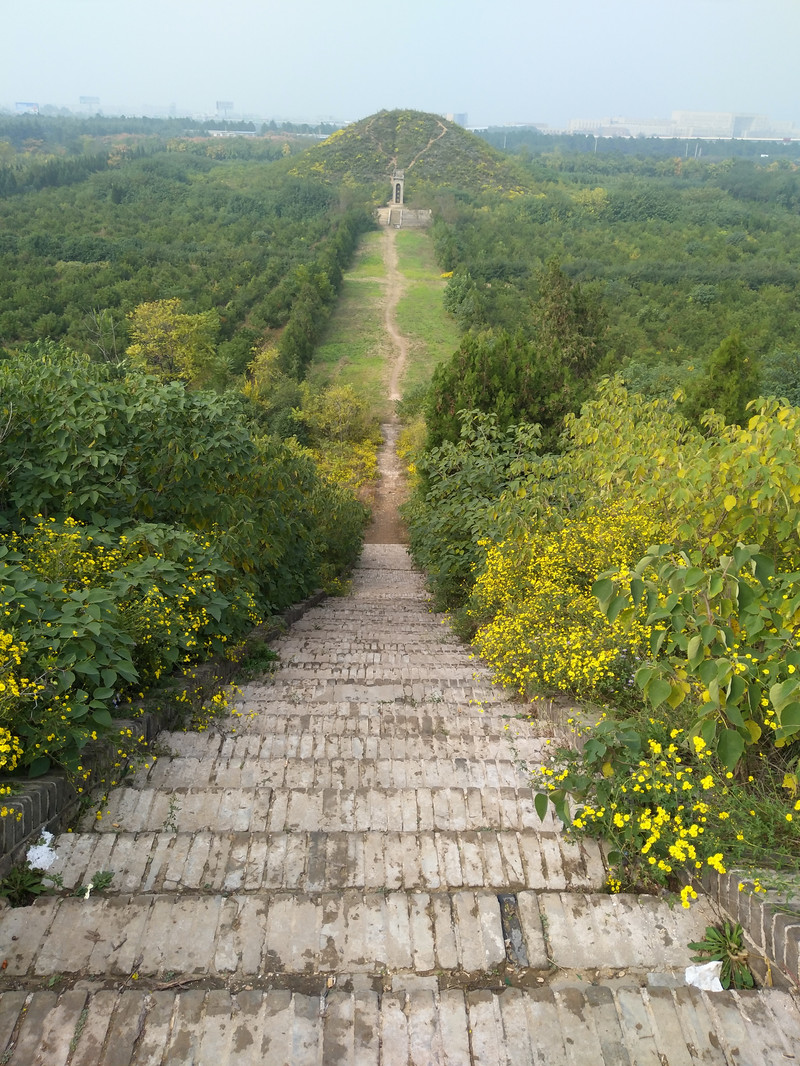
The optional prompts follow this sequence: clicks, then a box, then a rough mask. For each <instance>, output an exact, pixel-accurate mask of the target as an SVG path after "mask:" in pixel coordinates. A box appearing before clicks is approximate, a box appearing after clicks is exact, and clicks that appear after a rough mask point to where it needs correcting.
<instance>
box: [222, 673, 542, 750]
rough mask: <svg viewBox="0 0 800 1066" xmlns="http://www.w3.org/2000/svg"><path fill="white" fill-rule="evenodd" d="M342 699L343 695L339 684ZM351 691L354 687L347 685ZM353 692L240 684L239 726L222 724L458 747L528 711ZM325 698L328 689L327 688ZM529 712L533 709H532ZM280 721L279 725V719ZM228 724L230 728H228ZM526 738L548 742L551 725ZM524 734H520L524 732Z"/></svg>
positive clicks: (234, 699) (499, 730)
mask: <svg viewBox="0 0 800 1066" xmlns="http://www.w3.org/2000/svg"><path fill="white" fill-rule="evenodd" d="M340 687H341V688H342V697H344V686H340ZM352 687H353V688H354V689H355V686H352ZM368 691H369V690H366V691H365V690H364V689H358V690H357V691H355V692H354V695H355V698H353V699H349V698H348V699H344V698H341V699H338V700H330V699H328V698H326V695H325V689H321V691H320V698H319V699H316V698H314V694H313V691H312V692H311V693H309V692H308V691H305V692H304V693H301V692H300V690H298V688H297V686H295V685H286V686H282V685H276V686H272V685H269V686H267V685H259V684H254V683H250V684H247V685H242V686H240V688H239V689H238V690H236V691H233V692H232V695H231V706H232V707H233V709H234V711H235V712H236V714H235V716H237V717H239V719H240V720H239V721H238V722H230V723H228V722H226V723H225V728H226V730H227V731H228V732H234V733H236V732H239V733H241V732H244V731H247V732H250V733H262V734H266V733H276V734H283V733H303V734H306V733H331V734H333V733H338V734H345V733H346V734H356V735H365V736H366V735H367V734H369V735H373V736H386V737H417V736H420V737H423V736H434V735H438V736H441V737H447V738H448V739H451V740H452V742H453V743H458V738H459V737H463V736H469V737H493V738H497V737H499V736H502V735H503V734H505V733H508V732H517V733H518V732H519V731H520V723H519V719H520V717H523V718H524V717H525V716H526V715H527V714H528V713H529V708H528V707H527V706H526V705H525V704H515V703H511V702H508V701H506V702H504V703H500V702H496V703H493V704H487V703H484V704H476V703H471V702H470V701H469V700H465V701H462V702H456V703H455V705H453V704H450V703H446V702H445V700H444V698H443V697H442V695H441V693H435V692H434V694H431V693H430V691H429V692H428V693H426V694H425V695H424V696H421V697H420V698H419V699H417V698H416V697H413V696H409V697H402V696H401V697H400V698H398V699H391V700H390V699H384V698H381V697H382V696H384V695H386V694H387V692H394V691H395V686H387V688H386V691H385V692H384V691H381V690H380V689H378V690H377V693H376V694H375V695H374V696H372V697H370V696H369V695H368ZM328 694H330V690H328ZM531 710H532V709H531ZM282 720H283V721H282ZM231 726H233V729H231ZM525 730H526V732H527V735H528V736H530V735H531V734H533V735H537V736H539V737H544V738H545V739H550V738H552V736H553V732H554V730H553V726H552V724H551V723H550V722H547V721H542V722H535V721H529V722H526V725H525ZM523 735H524V734H523Z"/></svg>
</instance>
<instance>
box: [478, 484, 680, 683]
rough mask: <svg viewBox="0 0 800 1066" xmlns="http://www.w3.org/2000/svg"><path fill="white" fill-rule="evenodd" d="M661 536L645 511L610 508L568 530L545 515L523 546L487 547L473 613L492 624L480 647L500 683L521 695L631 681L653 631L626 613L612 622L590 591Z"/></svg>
mask: <svg viewBox="0 0 800 1066" xmlns="http://www.w3.org/2000/svg"><path fill="white" fill-rule="evenodd" d="M549 517H550V519H551V520H552V516H549ZM659 532H660V529H659V526H658V524H657V523H656V522H655V521H654V519H653V518H652V517H651V516H650V515H648V514H647V513H646V512H645V511H644V510H641V511H632V510H626V509H625V508H623V507H622V506H621V505H619V504H617V503H609V504H608V505H606V506H603V507H602V508H600V509H598V510H593V511H589V512H588V513H583V514H581V515H580V516H576V517H575V518H574V519H572V518H571V519H568V520H567V521H566V522H564V523H563V524H561V525H557V524H556V523H554V522H552V521H548V520H547V519H545V520H543V521H542V522H541V523H540V527H539V528H537V529H534V530H530V531H528V532H527V533H526V534H525V535H524V536H523V537H522V538H521V539H520V540H518V541H504V542H501V543H498V544H485V547H486V562H485V565H484V567H483V569H482V571H481V573H480V574H479V576H478V578H477V580H476V582H475V586H474V589H473V592H472V595H471V598H470V601H469V605H468V610H469V614H470V616H471V617H472V618H474V619H475V620H476V621H482V620H483V619H486V618H489V619H490V620H489V621H487V622H484V624H482V625H480V628H479V629H478V631H477V633H476V635H475V639H474V643H475V646H476V647H477V649H478V650H479V651H480V653H481V655H483V657H484V658H485V659H486V660H487V661H488V662H489V664H490V666H491V667H492V669H493V670H494V673H495V677H496V679H497V680H499V681H501V682H502V683H503V684H504V685H508V686H509V687H513V688H515V689H516V690H517V691H518V692H520V693H521V694H528V693H530V692H531V691H533V690H535V689H537V688H545V689H554V688H563V689H568V690H570V691H572V692H575V693H586V692H590V691H593V690H597V689H601V690H602V689H609V688H615V687H617V686H618V685H619V684H620V683H622V684H624V683H625V680H626V679H627V678H630V675H631V672H632V669H633V668H635V664H636V662H637V661H638V660H639V658H640V657H641V656H642V655H644V654H645V650H646V649H647V647H648V641H649V629H648V628H646V627H645V626H644V625H642V624H641V622H640V621H639V620H637V619H635V618H631V617H628V616H625V617H619V618H617V619H615V620H614V621H613V622H608V621H607V620H606V618H605V616H604V615H603V613H602V612H601V610H600V608H599V605H598V602H597V600H596V599H595V597H594V596H593V595H592V591H591V590H592V585H593V584H594V582H595V580H596V579H597V577H598V575H599V574H601V573H603V572H605V571H608V570H616V571H617V573H619V574H621V575H624V574H625V573H626V567H627V566H628V565H630V562H631V560H633V559H636V558H638V555H639V554H640V553H641V551H643V550H644V548H645V547H646V546H647V545H648V544H649V543H652V542H653V541H655V540H657V539H658V535H659ZM626 664H627V665H626Z"/></svg>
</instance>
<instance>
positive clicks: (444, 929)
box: [0, 890, 549, 979]
mask: <svg viewBox="0 0 800 1066" xmlns="http://www.w3.org/2000/svg"><path fill="white" fill-rule="evenodd" d="M21 912H22V913H21ZM536 916H537V919H538V911H537V914H536ZM0 927H2V930H3V934H4V943H7V945H8V947H7V949H6V960H5V961H6V968H5V971H4V975H5V977H17V978H29V979H33V978H36V977H47V976H49V975H52V974H81V975H84V976H86V975H96V976H106V977H118V976H122V977H130V975H131V974H132V973H137V974H139V975H142V976H152V977H161V978H163V977H164V975H166V974H172V975H173V976H175V975H180V976H181V977H195V978H197V977H212V978H213V977H219V978H224V977H226V976H231V975H239V976H240V977H246V976H251V977H258V976H260V975H263V974H265V973H288V974H314V973H372V974H376V973H382V972H383V971H384V970H390V971H393V972H394V971H412V972H415V973H418V974H419V973H431V972H433V971H434V970H460V971H465V972H467V973H482V972H485V971H488V970H492V969H493V968H495V967H497V966H499V965H501V964H503V963H504V962H505V959H506V948H505V941H504V937H503V928H502V922H501V916H500V904H499V902H498V899H497V896H496V895H494V894H491V893H488V892H472V891H462V892H454V893H451V894H450V893H433V894H430V893H426V892H372V893H363V892H360V891H357V890H345V891H344V892H336V893H322V894H320V895H316V896H306V895H290V894H288V893H261V894H258V895H231V896H223V895H182V896H175V895H174V894H173V895H141V896H133V897H130V898H126V897H121V896H112V897H108V898H102V897H99V896H91V897H90V898H88V899H84V898H82V897H81V898H76V897H62V898H60V899H41V898H40V899H39V900H37V901H36V903H34V904H33V906H31V907H27V908H18V909H16V910H11V911H6V912H5V913H4V914H3V917H2V921H1V922H0ZM12 938H14V939H12ZM528 954H529V960H530V964H531V966H533V967H538V968H545V969H546V968H547V967H548V965H549V963H548V960H547V956H546V954H545V950H544V942H543V940H542V937H541V933H539V935H538V938H537V937H536V935H535V923H534V926H533V927H532V932H531V943H530V945H529V952H528Z"/></svg>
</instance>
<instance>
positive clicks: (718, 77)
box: [0, 0, 800, 126]
mask: <svg viewBox="0 0 800 1066" xmlns="http://www.w3.org/2000/svg"><path fill="white" fill-rule="evenodd" d="M381 10H384V11H385V12H386V14H385V17H381ZM0 39H2V42H3V49H2V55H3V59H2V63H0V107H6V108H13V107H14V104H15V102H16V101H36V102H38V103H39V104H40V105H43V104H55V105H58V106H61V107H69V108H74V109H78V107H79V97H81V96H97V97H99V98H100V108H101V109H102V110H104V111H106V112H109V113H110V112H112V111H116V112H119V111H120V110H125V111H126V112H128V113H130V114H141V113H147V112H148V111H151V110H152V109H153V108H155V107H162V108H163V107H168V106H169V105H170V104H174V105H175V107H176V109H177V113H178V114H186V113H198V112H199V113H213V112H214V110H215V103H216V101H217V100H229V101H232V102H233V103H234V107H235V111H236V112H239V113H254V114H257V115H260V116H264V117H268V118H269V117H273V116H274V117H281V118H288V119H297V120H308V121H316V120H319V119H323V118H334V119H337V120H354V119H358V118H363V117H364V116H366V115H369V114H372V113H373V112H374V111H378V110H380V109H381V108H395V107H411V108H417V109H420V110H424V111H436V112H440V113H446V112H466V113H467V114H468V118H469V124H470V125H485V124H488V123H491V124H503V123H507V122H509V123H510V122H524V121H541V122H548V123H550V124H551V125H555V126H560V125H564V124H566V122H567V121H568V120H569V119H570V118H591V117H598V118H599V117H602V116H607V115H612V116H613V115H618V116H620V115H621V116H626V117H629V118H647V117H665V118H666V117H669V114H670V112H671V111H673V110H675V109H690V110H719V111H744V112H758V113H763V114H767V115H769V116H770V117H771V118H773V119H775V120H781V119H782V120H792V121H794V122H797V123H798V124H800V65H799V64H798V42H800V0H461V2H456V0H395V2H394V3H385V4H383V5H381V4H380V3H376V2H375V0H335V2H334V0H331V2H328V3H325V2H323V0H217V2H211V0H31V2H26V0H0Z"/></svg>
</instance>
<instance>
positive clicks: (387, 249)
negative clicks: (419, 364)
mask: <svg viewBox="0 0 800 1066" xmlns="http://www.w3.org/2000/svg"><path fill="white" fill-rule="evenodd" d="M383 259H384V263H385V264H386V302H385V305H384V316H383V321H384V325H385V327H386V332H387V333H388V334H389V336H390V337H391V339H392V352H391V355H390V357H389V367H388V370H389V399H390V400H391V401H392V403H393V404H394V403H396V401H397V400H399V399H400V396H401V392H400V381H401V379H402V376H403V371H404V370H405V367H406V360H407V358H408V338H407V337H404V336H403V334H402V333H401V332H400V330H399V329H398V328H397V318H396V316H397V305H398V304H399V303H400V298H401V297H402V295H403V291H404V289H405V283H404V279H403V276H402V274H401V273H400V271H399V270H398V269H397V230H394V229H392V227H391V226H387V227H386V233H385V235H384V240H383ZM396 419H397V416H396V415H395V413H394V410H392V416H391V421H392V422H395V421H396Z"/></svg>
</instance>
